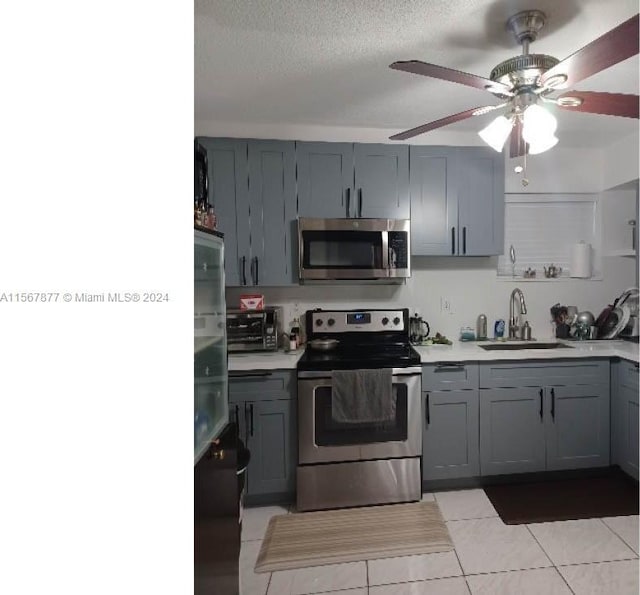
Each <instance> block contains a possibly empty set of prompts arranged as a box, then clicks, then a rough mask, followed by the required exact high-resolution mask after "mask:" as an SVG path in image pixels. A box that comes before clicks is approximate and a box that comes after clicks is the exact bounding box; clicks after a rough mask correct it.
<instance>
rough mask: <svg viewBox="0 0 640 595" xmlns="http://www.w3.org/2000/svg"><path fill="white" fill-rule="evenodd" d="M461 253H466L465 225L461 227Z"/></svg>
mask: <svg viewBox="0 0 640 595" xmlns="http://www.w3.org/2000/svg"><path fill="white" fill-rule="evenodd" d="M462 253H463V254H466V253H467V226H466V225H465V226H464V227H463V228H462Z"/></svg>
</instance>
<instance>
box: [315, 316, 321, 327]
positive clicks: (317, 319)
mask: <svg viewBox="0 0 640 595" xmlns="http://www.w3.org/2000/svg"><path fill="white" fill-rule="evenodd" d="M316 326H322V319H321V318H316Z"/></svg>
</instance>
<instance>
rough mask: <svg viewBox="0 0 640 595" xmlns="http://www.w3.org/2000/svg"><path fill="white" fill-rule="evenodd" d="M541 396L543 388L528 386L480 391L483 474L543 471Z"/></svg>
mask: <svg viewBox="0 0 640 595" xmlns="http://www.w3.org/2000/svg"><path fill="white" fill-rule="evenodd" d="M541 393H542V395H541ZM543 397H544V391H543V389H538V388H529V387H521V388H492V389H486V390H481V391H480V470H481V473H482V475H499V474H502V473H527V472H532V471H543V470H544V468H545V433H544V419H543V416H542V415H541V414H540V411H541V408H542V404H543V403H542V401H543Z"/></svg>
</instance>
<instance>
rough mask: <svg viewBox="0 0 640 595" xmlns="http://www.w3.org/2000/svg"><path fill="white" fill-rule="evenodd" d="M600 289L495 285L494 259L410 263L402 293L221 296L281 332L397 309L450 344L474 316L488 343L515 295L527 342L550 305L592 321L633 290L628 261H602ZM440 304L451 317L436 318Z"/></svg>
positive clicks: (589, 284) (315, 289)
mask: <svg viewBox="0 0 640 595" xmlns="http://www.w3.org/2000/svg"><path fill="white" fill-rule="evenodd" d="M603 269H604V278H603V280H602V281H591V280H584V279H560V280H550V281H523V280H522V279H518V280H517V281H515V282H512V281H506V280H498V279H497V278H496V258H464V257H455V258H454V257H413V258H412V274H411V278H410V279H408V280H407V282H406V284H405V285H337V284H330V285H301V286H299V287H260V288H256V287H247V288H228V289H227V292H226V296H227V306H228V307H238V304H239V300H240V294H242V293H261V294H264V296H265V303H266V304H267V305H272V306H273V305H279V306H282V307H283V318H284V321H283V322H284V325H283V326H284V329H285V330H288V328H289V326H290V323H291V321H292V320H293V318H294V317H296V316H299V315H301V314H303V313H304V312H305V311H306V310H309V309H313V308H325V309H327V308H337V309H354V308H405V307H408V308H410V309H411V314H412V315H413V314H414V313H415V312H418V313H419V314H420V315H421V316H422V317H423V318H425V319H426V320H427V322H428V323H429V325H430V326H431V334H432V335H434V334H435V333H436V332H440V333H441V334H443V335H446V336H447V337H449V338H451V339H458V337H459V331H460V327H461V326H466V325H469V326H471V327H472V328H473V329H474V330H475V326H476V318H477V317H478V315H479V314H481V313H482V314H485V315H486V316H487V320H488V324H487V328H488V332H489V336H490V337H491V336H493V323H494V321H495V320H496V319H498V318H502V319H504V321H505V323H508V318H509V297H510V295H511V292H512V290H513V289H514V288H515V287H519V288H520V289H522V291H523V293H524V296H525V301H526V305H527V316H526V317H525V318H526V319H527V320H529V324H530V325H531V327H532V336H533V337H534V338H540V339H544V338H549V337H551V316H550V313H549V309H550V307H551V306H553V305H554V304H555V303H558V302H559V303H561V304H564V305H575V306H577V307H578V310H589V311H591V312H592V313H593V314H594V316H598V314H599V313H600V311H601V310H602V309H603V308H604V307H605V306H606V305H607V304H610V303H612V302H613V300H614V299H615V298H616V297H617V296H618V295H620V294H621V293H622V292H623V291H624V290H625V289H627V288H628V287H629V286H631V285H633V282H634V278H635V260H634V259H632V258H625V257H619V256H618V257H606V258H605V259H604V261H603ZM441 300H446V301H448V302H449V304H450V306H451V313H450V314H449V313H447V312H444V311H442V310H441Z"/></svg>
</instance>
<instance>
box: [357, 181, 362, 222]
mask: <svg viewBox="0 0 640 595" xmlns="http://www.w3.org/2000/svg"><path fill="white" fill-rule="evenodd" d="M358 217H362V188H358Z"/></svg>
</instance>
